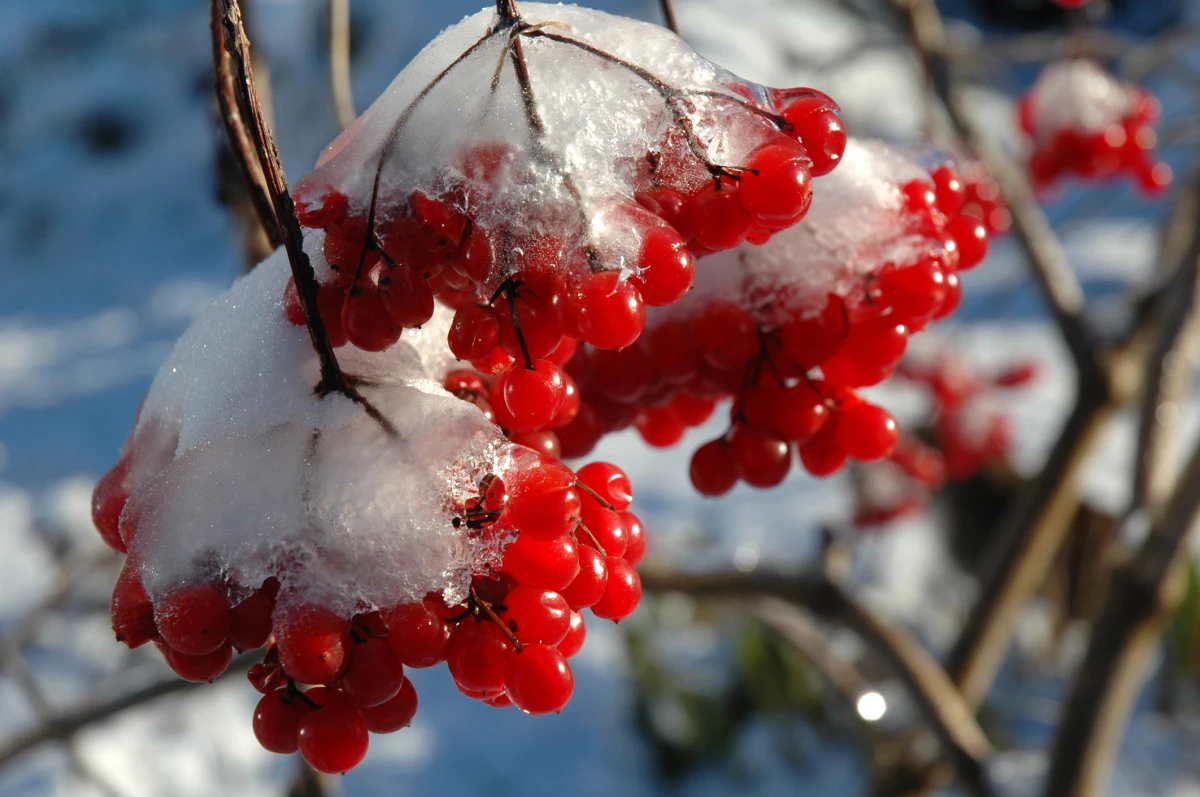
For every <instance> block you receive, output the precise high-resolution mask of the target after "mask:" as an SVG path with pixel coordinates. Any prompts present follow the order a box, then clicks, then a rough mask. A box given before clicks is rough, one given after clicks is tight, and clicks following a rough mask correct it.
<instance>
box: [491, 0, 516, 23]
mask: <svg viewBox="0 0 1200 797" xmlns="http://www.w3.org/2000/svg"><path fill="white" fill-rule="evenodd" d="M496 14H497V15H498V16H499V17H500V24H501V25H511V24H512V23H514V22H516V21H517V20H519V19H520V18H521V12H520V11H518V10H517V0H496Z"/></svg>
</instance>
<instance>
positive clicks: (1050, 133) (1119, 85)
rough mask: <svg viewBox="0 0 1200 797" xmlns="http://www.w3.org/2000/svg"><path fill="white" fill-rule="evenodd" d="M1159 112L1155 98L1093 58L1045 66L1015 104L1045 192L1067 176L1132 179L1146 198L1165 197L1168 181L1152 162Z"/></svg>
mask: <svg viewBox="0 0 1200 797" xmlns="http://www.w3.org/2000/svg"><path fill="white" fill-rule="evenodd" d="M1159 113H1160V106H1159V103H1158V100H1157V99H1155V97H1154V95H1152V94H1150V92H1148V91H1146V90H1145V89H1142V88H1139V87H1137V86H1133V85H1130V84H1127V83H1124V82H1122V81H1121V80H1119V79H1118V78H1117V77H1116V76H1114V75H1112V74H1111V73H1109V72H1108V71H1107V70H1106V69H1105V68H1104V67H1103V66H1101V65H1100V64H1099V63H1097V62H1096V61H1093V60H1091V59H1087V58H1069V59H1064V60H1061V61H1056V62H1053V63H1051V64H1048V65H1047V66H1046V67H1045V68H1044V69H1043V70H1042V73H1041V74H1040V75H1039V76H1038V79H1037V80H1036V81H1035V82H1034V84H1033V86H1032V87H1031V88H1030V89H1029V90H1028V91H1027V92H1026V93H1025V94H1024V95H1022V97H1021V99H1020V101H1019V103H1018V121H1019V123H1020V127H1021V130H1023V131H1024V132H1025V134H1026V135H1027V136H1029V138H1030V140H1031V141H1032V143H1033V153H1032V154H1031V155H1030V158H1029V173H1030V176H1031V177H1032V179H1033V183H1034V186H1035V187H1038V188H1043V189H1044V188H1047V187H1049V186H1050V185H1052V184H1053V183H1055V182H1057V181H1059V180H1061V179H1062V178H1064V177H1076V178H1079V179H1083V180H1112V179H1115V178H1117V177H1119V176H1121V175H1129V176H1130V177H1132V178H1133V179H1134V180H1135V181H1136V182H1137V185H1138V187H1139V188H1140V190H1141V191H1142V193H1144V194H1148V195H1154V194H1158V193H1161V192H1162V191H1164V190H1165V189H1166V188H1167V186H1169V185H1170V183H1171V168H1170V167H1169V166H1167V164H1165V163H1162V162H1161V161H1158V160H1156V158H1155V145H1156V144H1157V142H1158V137H1157V134H1156V133H1155V131H1154V124H1155V122H1157V121H1158V116H1159Z"/></svg>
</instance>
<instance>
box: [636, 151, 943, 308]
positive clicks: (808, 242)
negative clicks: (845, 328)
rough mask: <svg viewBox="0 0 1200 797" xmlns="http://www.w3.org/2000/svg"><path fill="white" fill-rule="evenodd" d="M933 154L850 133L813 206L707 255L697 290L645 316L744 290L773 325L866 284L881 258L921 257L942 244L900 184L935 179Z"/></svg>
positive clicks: (900, 261) (906, 260)
mask: <svg viewBox="0 0 1200 797" xmlns="http://www.w3.org/2000/svg"><path fill="white" fill-rule="evenodd" d="M936 157H938V156H936V155H935V154H934V153H919V152H916V151H911V150H907V149H905V148H901V147H896V146H892V145H890V144H887V143H884V142H882V141H878V140H874V139H861V138H854V137H851V138H850V139H849V141H848V142H847V144H846V152H845V155H844V156H843V157H842V163H841V164H840V165H839V166H838V168H836V169H834V170H833V172H831V173H830V174H828V175H826V176H824V177H819V178H817V179H816V180H815V181H814V182H815V183H816V188H815V190H814V191H813V202H812V207H811V208H810V209H809V212H808V215H807V216H805V217H804V219H803V220H802V221H801V222H800V223H799V224H796V225H795V226H793V227H790V228H788V229H787V230H784V231H783V232H780V233H778V234H776V235H775V236H774V237H773V238H771V239H770V240H769V241H767V242H766V243H765V244H763V245H761V246H755V245H753V244H749V243H746V244H742V245H741V246H739V247H738V248H736V249H731V250H729V251H728V252H721V253H718V254H715V255H711V256H709V257H706V258H704V259H703V260H701V264H700V266H699V267H698V268H697V269H696V281H695V287H694V289H693V290H692V292H691V293H689V294H688V295H687V296H686V297H685V298H684V299H683V300H682V301H680V302H678V303H676V304H675V305H673V306H672V307H668V308H662V309H656V310H655V312H654V313H653V314H652V315H651V321H650V322H648V323H653V321H655V320H662V319H664V318H666V317H670V316H671V315H673V314H677V313H678V314H682V313H687V312H694V309H695V308H696V307H697V306H702V305H704V304H707V303H709V302H711V301H713V300H716V299H729V298H731V297H741V298H740V303H741V305H742V306H743V307H744V308H746V309H747V310H750V311H751V312H753V313H755V314H757V315H758V317H759V320H760V321H761V322H763V323H764V324H767V325H773V324H777V323H780V321H781V320H782V318H783V317H790V316H795V315H796V314H797V312H799V313H801V314H804V313H809V312H814V313H815V312H819V311H820V310H821V308H823V307H824V306H825V302H826V297H827V296H828V295H829V294H831V293H834V294H838V295H839V296H843V297H845V296H848V295H850V294H852V293H853V292H854V291H855V290H861V288H862V285H863V278H864V277H865V276H866V275H868V274H870V273H872V272H874V271H876V270H878V269H879V268H880V267H881V266H882V265H883V264H884V263H887V262H892V263H895V264H896V265H897V266H904V265H909V264H911V263H914V262H916V261H917V260H918V259H919V258H920V257H922V256H923V255H925V254H926V253H928V252H929V251H930V250H931V249H935V248H939V247H942V246H943V244H942V242H941V241H939V240H936V239H932V238H929V237H927V236H926V235H925V234H924V233H922V232H917V231H914V229H913V228H914V225H915V222H916V221H917V220H918V219H919V217H918V216H917V214H915V213H912V212H910V211H907V210H905V209H904V206H903V194H902V193H901V190H900V189H901V186H903V185H904V184H905V183H907V182H909V181H911V180H918V179H919V180H924V181H926V182H929V183H930V184H931V185H932V180H931V178H930V176H929V172H928V171H927V170H926V166H928V165H930V163H927V161H929V162H932V160H934V159H935V158H936ZM923 164H925V165H923ZM696 303H699V304H696Z"/></svg>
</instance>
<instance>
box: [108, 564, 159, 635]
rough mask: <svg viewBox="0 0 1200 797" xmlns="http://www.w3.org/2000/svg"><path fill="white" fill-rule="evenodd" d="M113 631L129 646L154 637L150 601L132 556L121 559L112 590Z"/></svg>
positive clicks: (152, 611) (152, 612)
mask: <svg viewBox="0 0 1200 797" xmlns="http://www.w3.org/2000/svg"><path fill="white" fill-rule="evenodd" d="M111 608H112V622H113V633H114V634H116V637H117V641H119V642H124V643H125V644H126V645H127V646H129V647H130V648H136V647H140V646H141V645H144V644H146V643H147V642H149V641H150V640H152V639H155V638H157V637H158V629H157V628H156V627H155V626H154V605H153V604H152V603H150V598H149V596H148V595H147V594H146V589H145V587H143V586H142V577H141V573H140V572H139V571H138V567H137V563H136V562H135V561H134V560H133V559H127V560H125V565H124V566H123V567H122V568H121V574H120V575H119V576H117V583H116V585H115V586H114V587H113V594H112V606H111Z"/></svg>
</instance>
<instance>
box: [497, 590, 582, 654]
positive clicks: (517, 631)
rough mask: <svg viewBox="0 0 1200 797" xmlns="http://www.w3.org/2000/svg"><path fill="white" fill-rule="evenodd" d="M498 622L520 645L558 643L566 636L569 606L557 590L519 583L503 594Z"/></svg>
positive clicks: (569, 619) (569, 615) (568, 623)
mask: <svg viewBox="0 0 1200 797" xmlns="http://www.w3.org/2000/svg"><path fill="white" fill-rule="evenodd" d="M500 621H501V622H503V623H504V625H505V626H506V627H507V628H508V630H509V631H512V633H513V636H515V637H516V638H517V641H519V642H521V643H522V644H529V645H532V644H543V645H557V644H558V643H559V642H561V641H562V639H563V637H565V636H566V635H567V630H568V627H569V626H570V623H571V607H570V606H568V605H567V601H566V600H565V599H564V598H563V596H562V595H560V594H558V593H557V592H553V591H551V590H544V589H536V588H534V587H526V586H521V585H518V586H516V587H513V588H512V589H511V590H509V592H508V595H506V596H505V597H504V611H503V612H501V613H500Z"/></svg>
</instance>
